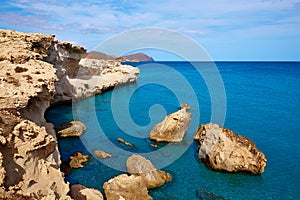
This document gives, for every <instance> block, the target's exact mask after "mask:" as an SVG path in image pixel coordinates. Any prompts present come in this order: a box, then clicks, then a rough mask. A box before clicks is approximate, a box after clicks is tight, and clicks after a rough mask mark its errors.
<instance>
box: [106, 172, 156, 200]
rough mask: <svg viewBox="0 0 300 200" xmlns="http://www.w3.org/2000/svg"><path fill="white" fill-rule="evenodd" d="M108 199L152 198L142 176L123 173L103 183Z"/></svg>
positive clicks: (149, 199)
mask: <svg viewBox="0 0 300 200" xmlns="http://www.w3.org/2000/svg"><path fill="white" fill-rule="evenodd" d="M103 189H104V193H105V196H106V199H107V200H132V199H135V200H151V199H152V197H151V196H149V194H148V190H147V187H146V185H145V183H144V181H143V179H142V177H140V176H135V175H131V176H128V175H127V174H121V175H119V176H116V177H114V178H112V179H110V180H108V181H107V182H105V183H104V184H103Z"/></svg>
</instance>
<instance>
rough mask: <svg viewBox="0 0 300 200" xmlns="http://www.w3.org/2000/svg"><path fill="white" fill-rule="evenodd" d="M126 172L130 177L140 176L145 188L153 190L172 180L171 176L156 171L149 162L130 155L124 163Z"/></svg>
mask: <svg viewBox="0 0 300 200" xmlns="http://www.w3.org/2000/svg"><path fill="white" fill-rule="evenodd" d="M126 168H127V172H128V173H129V174H132V175H137V176H141V177H142V179H143V180H144V182H145V184H146V186H147V188H155V187H159V186H161V185H163V184H164V183H165V182H167V181H170V180H172V176H171V175H170V174H169V173H167V172H164V171H161V170H158V169H156V168H155V167H154V166H153V164H152V163H151V161H150V160H147V159H146V158H144V157H143V156H140V155H136V154H134V155H132V156H130V157H129V158H128V159H127V162H126Z"/></svg>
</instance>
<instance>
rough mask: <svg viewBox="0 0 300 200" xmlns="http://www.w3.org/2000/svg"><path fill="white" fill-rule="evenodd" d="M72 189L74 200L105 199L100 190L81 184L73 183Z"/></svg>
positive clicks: (71, 193)
mask: <svg viewBox="0 0 300 200" xmlns="http://www.w3.org/2000/svg"><path fill="white" fill-rule="evenodd" d="M70 189H71V191H70V196H71V197H72V198H73V199H74V200H103V195H102V194H101V192H100V191H99V190H96V189H93V188H87V187H85V186H83V185H80V184H76V185H72V186H71V188H70Z"/></svg>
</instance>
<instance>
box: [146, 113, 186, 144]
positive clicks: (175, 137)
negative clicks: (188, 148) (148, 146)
mask: <svg viewBox="0 0 300 200" xmlns="http://www.w3.org/2000/svg"><path fill="white" fill-rule="evenodd" d="M191 116H192V114H191V113H189V112H187V111H186V108H182V109H180V110H178V111H177V112H174V113H172V114H169V115H168V116H166V117H165V119H164V120H163V121H162V122H160V123H158V124H157V125H155V126H154V127H153V128H152V130H151V132H150V139H151V140H155V141H157V142H181V141H182V139H183V137H184V135H185V133H186V131H187V129H188V127H189V124H190V121H191Z"/></svg>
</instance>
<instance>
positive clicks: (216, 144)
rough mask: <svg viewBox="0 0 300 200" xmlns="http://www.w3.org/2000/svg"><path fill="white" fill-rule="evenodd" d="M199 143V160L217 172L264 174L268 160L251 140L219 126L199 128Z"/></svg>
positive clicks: (196, 138)
mask: <svg viewBox="0 0 300 200" xmlns="http://www.w3.org/2000/svg"><path fill="white" fill-rule="evenodd" d="M195 140H198V141H199V152H198V155H199V158H201V160H202V161H203V162H204V163H205V164H206V166H207V167H209V168H211V169H213V170H217V171H227V172H249V173H251V174H261V173H263V172H264V169H265V166H266V163H267V160H266V158H265V155H264V154H263V153H262V152H261V151H259V150H258V149H257V148H256V146H255V144H254V142H252V141H251V140H250V139H248V138H246V137H244V136H241V135H238V134H235V133H234V132H233V131H231V130H229V129H226V128H223V127H222V126H219V125H217V124H211V123H210V124H205V125H201V126H199V128H198V130H197V133H196V135H195Z"/></svg>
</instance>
